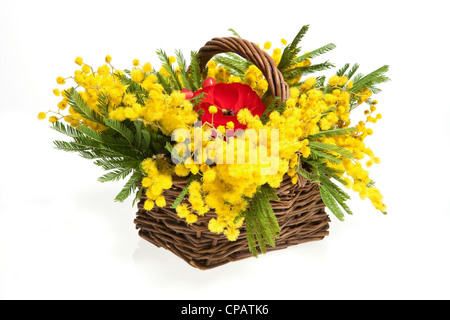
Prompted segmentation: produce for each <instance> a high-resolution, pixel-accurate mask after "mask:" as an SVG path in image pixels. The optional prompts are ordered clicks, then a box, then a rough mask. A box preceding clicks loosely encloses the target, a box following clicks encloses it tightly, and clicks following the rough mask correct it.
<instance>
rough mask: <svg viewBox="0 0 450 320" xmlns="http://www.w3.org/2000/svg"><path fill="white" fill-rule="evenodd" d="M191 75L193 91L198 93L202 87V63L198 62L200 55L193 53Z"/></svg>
mask: <svg viewBox="0 0 450 320" xmlns="http://www.w3.org/2000/svg"><path fill="white" fill-rule="evenodd" d="M189 73H190V77H191V80H192V84H193V90H192V91H197V90H199V89H200V88H201V87H202V82H203V81H202V74H201V70H200V62H199V60H198V53H197V52H196V51H191V65H190V67H189Z"/></svg>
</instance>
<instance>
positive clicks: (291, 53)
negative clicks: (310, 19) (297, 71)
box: [278, 25, 309, 72]
mask: <svg viewBox="0 0 450 320" xmlns="http://www.w3.org/2000/svg"><path fill="white" fill-rule="evenodd" d="M308 29H309V25H305V26H303V27H302V28H301V29H300V31H299V32H298V33H297V35H296V36H295V38H294V40H292V42H291V43H290V44H288V45H287V46H286V48H285V49H284V50H283V54H282V55H281V59H280V63H279V64H278V69H279V70H280V71H281V72H283V71H284V70H285V69H287V68H289V67H290V66H291V65H293V64H295V63H292V61H293V59H294V58H295V56H296V55H297V54H298V53H299V52H300V48H297V46H298V44H299V43H300V41H301V40H302V39H303V37H304V35H305V34H306V32H308Z"/></svg>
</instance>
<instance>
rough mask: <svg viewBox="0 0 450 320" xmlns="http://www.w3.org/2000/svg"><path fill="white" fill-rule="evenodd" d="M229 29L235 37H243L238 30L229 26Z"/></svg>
mask: <svg viewBox="0 0 450 320" xmlns="http://www.w3.org/2000/svg"><path fill="white" fill-rule="evenodd" d="M228 31H230V32H231V33H232V34H233V35H234V36H235V37H237V38H239V39H242V38H241V36H240V35H239V34H238V33H237V32H236V31H234V29H233V28H229V29H228Z"/></svg>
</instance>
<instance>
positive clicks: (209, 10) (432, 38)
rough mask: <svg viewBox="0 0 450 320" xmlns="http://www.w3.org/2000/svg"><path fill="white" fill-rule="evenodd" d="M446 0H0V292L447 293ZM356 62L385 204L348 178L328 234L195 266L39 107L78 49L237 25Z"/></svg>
mask: <svg viewBox="0 0 450 320" xmlns="http://www.w3.org/2000/svg"><path fill="white" fill-rule="evenodd" d="M446 2H447V1H435V0H430V1H427V2H426V3H424V2H423V1H370V2H369V1H320V2H319V1H318V2H314V1H255V2H253V1H231V0H228V1H220V2H219V1H175V0H173V1H160V2H154V1H141V2H138V1H130V0H129V1H112V0H110V1H70V2H66V1H64V2H63V1H17V0H15V1H5V0H2V1H1V2H0V48H1V49H0V92H1V94H0V119H1V123H0V146H1V148H0V155H1V156H0V170H1V176H0V298H3V299H232V298H236V299H448V298H450V293H449V286H450V275H449V272H448V271H449V268H450V257H449V244H450V238H449V236H448V226H449V223H450V217H449V211H450V210H449V205H450V201H449V198H450V196H449V191H450V190H449V185H450V182H449V178H450V175H449V170H448V164H447V163H448V160H449V159H450V152H449V140H448V138H449V133H450V132H449V126H448V123H449V120H448V119H449V118H450V111H449V110H450V108H449V107H450V100H449V92H448V91H449V90H448V88H449V83H450V82H449V81H450V80H449V74H450V72H449V71H450V70H449V69H450V68H449V65H448V49H449V45H448V35H447V34H448V32H449V31H450V23H449V19H448V17H447V13H448V9H447V8H446V7H445V4H446ZM304 24H310V32H309V33H308V34H307V36H306V37H305V38H304V40H303V48H304V50H306V51H308V50H313V49H316V48H317V47H319V46H321V45H324V44H327V43H329V42H333V43H335V44H336V45H337V49H335V50H334V51H332V52H330V53H328V54H327V55H326V56H325V57H321V58H318V59H316V61H318V62H320V61H324V60H325V59H328V60H330V61H332V62H334V63H335V64H336V65H337V66H338V67H339V66H341V65H343V64H344V63H345V62H352V63H353V62H358V63H360V64H361V71H362V72H370V71H372V70H374V69H376V68H378V67H379V66H381V65H383V64H389V65H390V66H391V69H390V71H389V77H390V78H391V79H392V81H391V82H390V83H388V84H385V85H383V86H382V88H383V92H382V93H381V94H380V95H379V96H377V99H378V100H379V108H378V110H379V111H380V112H381V113H382V115H383V119H382V120H381V121H380V122H378V123H377V124H376V125H375V126H374V127H373V128H374V132H375V133H374V136H372V137H370V139H369V140H368V143H369V144H370V146H371V147H372V149H373V150H374V151H375V153H376V154H377V155H378V156H379V157H381V158H382V163H381V164H380V165H378V166H376V167H373V168H372V169H373V170H371V173H372V177H373V179H374V180H376V181H377V186H378V187H379V188H380V190H381V191H382V192H383V194H384V196H385V202H386V203H387V205H388V212H389V214H388V215H387V216H383V215H382V214H381V213H379V212H378V211H375V209H373V208H372V207H371V206H370V204H369V203H368V201H361V200H360V199H359V198H358V196H357V195H356V194H354V197H353V199H354V200H352V201H351V203H350V205H351V207H352V208H353V211H354V212H355V215H354V216H348V217H347V218H346V221H345V222H339V221H337V220H336V219H335V218H334V217H331V218H332V223H331V228H330V236H329V237H327V238H326V239H325V240H323V241H320V242H315V243H308V244H303V245H299V246H296V247H291V248H289V249H286V250H281V251H277V252H273V253H270V254H267V255H264V256H261V257H260V258H258V259H247V260H245V261H241V262H235V263H231V264H228V265H225V266H223V267H220V268H218V269H214V270H210V271H199V270H196V269H194V268H192V267H190V266H189V265H188V264H186V263H185V262H184V261H182V260H180V259H179V258H177V257H175V256H174V255H173V254H171V253H170V252H168V251H165V250H163V249H157V248H156V247H153V246H152V245H151V244H149V243H147V242H145V241H143V240H141V239H140V238H139V237H138V235H137V232H136V230H135V229H134V224H133V219H134V215H135V212H136V209H135V208H133V207H132V206H131V201H128V202H126V203H124V204H117V203H114V202H113V198H114V196H115V194H116V193H117V192H118V191H119V190H120V187H121V186H122V182H120V183H111V184H101V183H99V182H97V181H96V179H97V177H98V176H100V175H102V174H103V172H102V171H101V169H100V168H98V167H96V166H94V165H93V164H92V163H90V162H89V161H87V160H85V159H82V158H80V157H78V156H77V155H76V154H69V153H64V152H62V151H57V150H54V149H53V146H52V141H53V140H55V139H60V138H62V137H61V136H60V135H59V134H57V133H56V132H54V131H52V130H50V129H49V128H48V127H49V126H48V123H46V122H45V121H44V122H42V121H41V122H39V121H38V120H37V118H36V115H37V113H38V112H40V111H47V110H48V109H55V108H56V103H57V102H58V101H59V100H58V98H56V97H55V96H53V94H52V90H53V89H54V88H56V87H58V86H57V84H56V82H55V79H56V77H58V76H64V77H65V76H69V75H71V74H73V71H74V70H75V67H77V66H76V65H75V64H74V62H73V61H74V59H75V57H77V56H81V57H83V58H84V60H85V62H87V63H89V64H92V65H96V66H98V65H100V64H101V63H102V62H103V59H104V57H105V55H106V54H109V55H111V56H112V57H113V60H112V63H113V64H114V65H115V66H116V67H117V68H130V67H131V63H132V60H133V59H135V58H138V59H140V60H141V62H147V61H150V62H152V63H153V64H154V65H157V64H158V61H157V57H156V54H155V50H156V49H158V48H164V49H166V50H167V51H168V52H169V53H173V50H174V49H182V50H183V51H184V52H185V54H186V55H187V53H188V52H190V50H198V49H199V48H200V47H201V46H202V45H203V44H204V43H205V42H206V41H207V40H209V39H211V38H212V37H216V36H228V35H231V34H230V33H229V32H228V31H227V29H228V28H229V27H233V28H234V29H235V30H237V31H238V32H239V33H240V34H241V36H243V37H244V38H247V39H249V40H251V41H253V42H258V43H261V44H262V43H264V42H265V41H266V40H271V41H272V42H273V43H274V45H277V44H278V43H279V39H280V38H282V37H284V38H286V39H288V41H289V40H291V39H292V38H293V37H294V36H295V34H296V32H297V31H298V30H299V29H300V28H301V26H302V25H304Z"/></svg>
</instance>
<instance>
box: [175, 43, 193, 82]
mask: <svg viewBox="0 0 450 320" xmlns="http://www.w3.org/2000/svg"><path fill="white" fill-rule="evenodd" d="M175 56H176V57H177V62H178V66H179V69H180V76H181V81H182V84H183V87H184V88H187V89H189V90H194V84H193V83H192V80H191V78H190V77H189V74H188V71H187V63H186V60H185V58H184V56H183V53H182V52H181V51H180V50H175Z"/></svg>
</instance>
